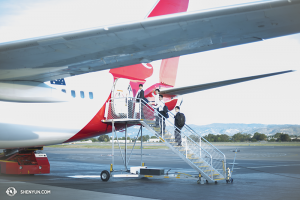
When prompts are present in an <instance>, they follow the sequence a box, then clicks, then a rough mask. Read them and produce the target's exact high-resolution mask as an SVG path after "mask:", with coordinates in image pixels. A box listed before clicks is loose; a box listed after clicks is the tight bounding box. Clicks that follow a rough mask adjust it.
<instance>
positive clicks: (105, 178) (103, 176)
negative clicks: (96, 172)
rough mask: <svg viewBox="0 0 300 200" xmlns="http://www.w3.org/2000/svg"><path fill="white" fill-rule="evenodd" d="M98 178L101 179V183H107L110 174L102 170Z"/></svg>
mask: <svg viewBox="0 0 300 200" xmlns="http://www.w3.org/2000/svg"><path fill="white" fill-rule="evenodd" d="M100 177H101V180H102V181H105V182H106V181H108V180H109V178H110V173H109V172H108V171H106V170H103V171H102V172H101V175H100Z"/></svg>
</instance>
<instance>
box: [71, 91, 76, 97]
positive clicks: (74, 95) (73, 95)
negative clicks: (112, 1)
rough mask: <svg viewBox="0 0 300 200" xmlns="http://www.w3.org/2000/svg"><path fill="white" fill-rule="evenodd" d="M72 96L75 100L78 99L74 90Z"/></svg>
mask: <svg viewBox="0 0 300 200" xmlns="http://www.w3.org/2000/svg"><path fill="white" fill-rule="evenodd" d="M71 95H72V97H73V98H75V97H76V94H75V91H74V90H71Z"/></svg>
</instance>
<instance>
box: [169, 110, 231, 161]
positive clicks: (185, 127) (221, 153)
mask: <svg viewBox="0 0 300 200" xmlns="http://www.w3.org/2000/svg"><path fill="white" fill-rule="evenodd" d="M169 113H171V112H169ZM171 115H172V116H173V117H175V115H174V114H173V113H171ZM184 127H185V128H186V127H187V128H189V129H190V131H192V132H193V133H195V134H196V135H198V136H199V137H201V139H203V140H204V141H205V142H207V143H208V144H210V145H211V146H213V147H214V148H215V149H216V150H217V151H219V152H220V153H221V154H222V155H223V156H224V157H225V154H223V152H221V151H220V150H219V149H218V148H216V147H215V146H214V145H213V144H211V143H210V142H209V141H207V140H206V139H205V138H204V137H202V136H201V135H200V134H199V133H197V132H196V131H194V130H193V129H192V128H191V127H190V126H189V125H187V124H185V125H184Z"/></svg>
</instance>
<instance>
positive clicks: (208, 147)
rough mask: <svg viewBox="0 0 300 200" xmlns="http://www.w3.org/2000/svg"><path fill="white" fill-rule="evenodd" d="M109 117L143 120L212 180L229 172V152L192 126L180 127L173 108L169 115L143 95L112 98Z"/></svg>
mask: <svg viewBox="0 0 300 200" xmlns="http://www.w3.org/2000/svg"><path fill="white" fill-rule="evenodd" d="M105 117H106V119H107V120H112V119H114V120H119V121H122V120H124V121H125V120H128V121H129V120H142V121H143V122H144V123H146V124H147V125H148V126H149V127H151V129H153V130H155V132H156V133H158V135H159V136H160V137H162V138H163V139H164V140H165V141H166V142H168V145H170V146H171V147H172V148H173V150H175V151H177V152H178V153H180V154H181V155H180V156H181V157H182V156H184V158H185V160H187V161H188V162H190V163H189V164H190V165H191V166H192V165H193V167H197V168H198V169H200V170H202V171H203V172H204V173H206V174H207V175H208V176H209V177H210V178H211V179H212V180H213V179H214V178H215V175H216V173H215V171H217V172H218V173H219V174H221V175H222V176H223V177H225V176H226V172H225V169H226V157H225V155H224V154H223V153H222V152H220V151H219V150H218V149H217V148H216V147H214V146H213V145H212V144H211V143H209V142H208V141H207V140H205V139H204V138H202V137H201V135H200V134H198V133H196V132H195V131H194V130H193V129H192V128H190V127H189V126H187V125H185V126H184V127H182V129H181V130H180V131H178V130H179V129H178V128H177V127H176V126H175V124H174V115H173V114H172V113H171V112H169V118H168V119H167V118H165V117H164V116H162V115H161V114H160V113H159V112H158V111H157V110H156V109H154V108H153V107H152V105H150V104H148V103H146V102H145V101H143V100H142V99H136V98H132V97H129V98H118V99H111V100H109V101H108V102H107V104H106V110H105ZM156 120H158V121H157V122H156ZM155 123H158V124H159V127H156V128H155V127H153V126H155ZM175 130H177V132H178V133H179V135H180V137H181V139H182V145H183V146H182V147H178V146H177V145H178V140H177V141H176V138H175V137H174V134H175ZM219 177H220V176H219Z"/></svg>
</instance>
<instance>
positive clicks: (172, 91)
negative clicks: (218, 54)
mask: <svg viewBox="0 0 300 200" xmlns="http://www.w3.org/2000/svg"><path fill="white" fill-rule="evenodd" d="M289 72H293V70H288V71H282V72H275V73H270V74H262V75H257V76H249V77H244V78H237V79H231V80H226V81H219V82H213V83H206V84H200V85H192V86H186V87H174V88H167V89H161V91H160V94H164V95H165V94H166V95H171V96H173V95H183V94H189V93H193V92H199V91H202V90H208V89H213V88H218V87H222V86H226V85H232V84H236V83H241V82H245V81H251V80H255V79H259V78H265V77H269V76H275V75H279V74H285V73H289Z"/></svg>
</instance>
